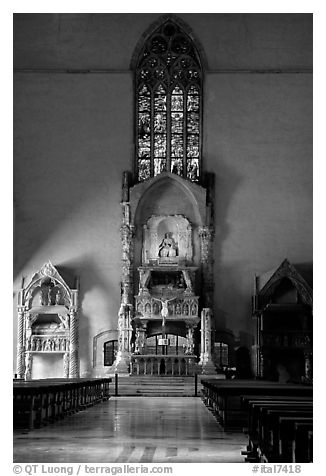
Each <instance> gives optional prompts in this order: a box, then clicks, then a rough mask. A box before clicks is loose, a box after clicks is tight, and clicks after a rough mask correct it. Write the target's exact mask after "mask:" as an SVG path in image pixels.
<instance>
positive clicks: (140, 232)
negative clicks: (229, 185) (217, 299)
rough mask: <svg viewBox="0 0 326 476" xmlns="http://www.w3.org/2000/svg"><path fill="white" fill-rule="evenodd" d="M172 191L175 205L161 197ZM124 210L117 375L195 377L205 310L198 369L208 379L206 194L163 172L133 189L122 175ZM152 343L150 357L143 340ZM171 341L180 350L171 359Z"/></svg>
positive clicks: (208, 223)
mask: <svg viewBox="0 0 326 476" xmlns="http://www.w3.org/2000/svg"><path fill="white" fill-rule="evenodd" d="M169 188H171V189H173V188H175V189H178V190H179V192H177V193H178V195H179V194H180V198H179V200H178V201H177V202H175V201H173V200H172V199H171V196H170V195H169V194H168V193H166V190H168V189H169ZM172 193H174V192H172ZM188 202H189V203H188ZM121 206H122V225H121V241H122V282H121V291H122V293H121V306H120V311H119V317H118V332H119V338H118V353H117V358H116V361H115V371H116V372H119V373H132V372H136V373H150V374H151V373H154V374H155V373H161V374H162V373H163V374H169V375H170V374H173V375H178V374H180V375H181V374H187V375H189V374H192V373H193V372H194V369H195V367H196V365H197V364H196V361H198V357H199V356H196V354H195V349H196V346H197V348H198V347H199V345H200V344H199V342H197V343H196V339H195V329H196V327H197V325H198V323H199V322H200V317H199V316H200V309H201V308H202V307H205V309H206V310H205V313H206V314H205V316H206V315H209V324H208V323H207V322H206V321H207V319H206V320H205V323H206V324H205V326H206V327H205V329H206V330H205V331H202V332H204V335H205V339H204V347H203V343H202V344H201V346H202V350H201V357H202V358H201V360H200V366H201V368H202V369H203V371H205V372H206V370H207V369H208V368H209V370H210V371H211V370H212V366H213V363H212V359H211V352H212V346H211V345H210V344H209V342H208V341H209V340H210V339H211V320H210V316H211V311H210V310H209V308H210V307H211V304H212V296H213V279H212V266H213V256H212V255H213V253H212V242H213V233H212V227H211V219H212V218H211V205H210V203H207V196H206V189H205V188H204V187H202V186H200V185H198V184H195V183H192V182H190V181H188V180H186V179H183V178H181V177H179V176H177V175H176V174H171V173H168V172H166V173H162V174H160V176H158V177H154V178H151V179H149V180H147V181H146V182H143V183H138V184H135V185H133V186H130V183H129V174H128V173H124V179H123V190H122V202H121ZM149 210H151V211H149ZM161 210H163V213H160V211H161ZM199 290H200V292H199V293H198V291H199ZM202 322H204V321H203V320H202ZM203 326H204V324H202V329H203ZM155 335H156V336H160V338H159V339H158V340H157V341H156V350H155V354H151V353H148V348H147V340H148V339H149V338H150V337H151V336H155ZM170 336H179V340H180V341H182V342H183V344H182V345H179V346H178V345H177V347H174V348H173V351H172V347H171V346H170ZM156 339H157V337H156ZM151 349H152V347H151ZM163 356H164V357H163ZM205 369H206V370H205Z"/></svg>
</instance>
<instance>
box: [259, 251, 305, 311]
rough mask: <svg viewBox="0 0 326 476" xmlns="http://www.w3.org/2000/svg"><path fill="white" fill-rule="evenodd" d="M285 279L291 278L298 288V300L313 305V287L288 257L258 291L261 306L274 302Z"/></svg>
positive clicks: (294, 285)
mask: <svg viewBox="0 0 326 476" xmlns="http://www.w3.org/2000/svg"><path fill="white" fill-rule="evenodd" d="M284 279H287V280H289V281H290V282H291V283H292V285H293V287H294V288H295V289H296V290H297V294H298V301H299V302H301V303H302V304H305V305H307V306H309V307H312V303H313V294H312V289H311V287H310V286H309V284H308V283H307V282H306V280H305V279H304V278H303V277H302V275H301V274H300V273H299V272H298V271H297V269H296V268H295V267H294V266H293V265H292V264H291V263H290V262H289V261H288V260H287V259H285V260H284V261H283V263H282V264H281V265H280V266H279V267H278V268H277V269H276V271H275V272H274V273H273V274H272V276H271V277H270V278H269V280H268V281H267V282H266V283H265V284H264V286H263V287H262V288H261V289H260V290H259V291H258V306H259V308H260V309H263V308H265V306H267V305H268V304H270V303H271V302H272V300H273V296H274V294H275V292H276V289H277V288H278V286H279V285H280V283H281V282H282V281H283V280H284Z"/></svg>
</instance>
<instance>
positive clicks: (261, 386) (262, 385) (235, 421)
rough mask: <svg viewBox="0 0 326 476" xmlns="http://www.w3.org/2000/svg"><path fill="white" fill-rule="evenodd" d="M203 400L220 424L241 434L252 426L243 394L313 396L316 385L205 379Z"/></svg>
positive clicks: (203, 379)
mask: <svg viewBox="0 0 326 476" xmlns="http://www.w3.org/2000/svg"><path fill="white" fill-rule="evenodd" d="M201 384H202V398H203V401H204V403H205V405H206V406H207V407H208V408H209V409H210V410H211V411H212V412H213V414H214V415H215V417H216V419H217V420H218V422H219V423H220V424H221V426H222V427H223V428H224V430H226V431H228V430H231V431H239V430H243V429H244V428H247V427H248V410H247V409H245V408H243V406H242V404H241V397H242V396H243V395H249V394H250V395H254V396H266V395H268V396H269V397H277V396H283V397H300V398H301V397H311V398H312V386H311V385H302V384H286V383H285V384H281V383H278V382H269V381H263V380H219V379H205V378H202V379H201Z"/></svg>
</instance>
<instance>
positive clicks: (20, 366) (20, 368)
mask: <svg viewBox="0 0 326 476" xmlns="http://www.w3.org/2000/svg"><path fill="white" fill-rule="evenodd" d="M20 292H21V291H20ZM17 324H18V325H17V363H16V372H17V378H24V372H25V362H24V352H25V345H24V344H25V343H24V308H23V307H19V308H18V323H17Z"/></svg>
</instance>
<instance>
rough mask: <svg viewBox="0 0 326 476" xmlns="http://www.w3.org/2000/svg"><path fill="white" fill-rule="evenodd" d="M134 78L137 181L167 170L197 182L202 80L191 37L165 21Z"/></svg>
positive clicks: (144, 49)
mask: <svg viewBox="0 0 326 476" xmlns="http://www.w3.org/2000/svg"><path fill="white" fill-rule="evenodd" d="M135 76H136V77H135V84H136V179H137V181H140V182H141V181H144V180H146V179H148V178H150V177H155V176H156V175H158V174H160V173H162V172H166V171H167V172H172V173H175V174H178V175H180V176H182V177H184V178H187V179H189V180H191V181H193V182H198V181H199V180H200V175H201V129H202V77H203V75H202V66H201V61H200V57H199V53H198V51H197V48H196V46H195V44H194V42H193V40H192V39H191V37H190V36H189V34H188V33H186V32H185V31H184V30H183V29H182V28H181V27H180V26H179V25H178V24H177V23H175V22H174V21H172V20H166V21H165V22H163V23H162V24H161V25H160V26H159V27H158V28H157V29H156V30H155V31H154V32H153V33H152V34H151V35H150V36H149V37H148V38H147V40H146V41H145V42H144V44H143V46H142V48H141V50H140V53H139V55H138V58H137V63H136V67H135Z"/></svg>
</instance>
